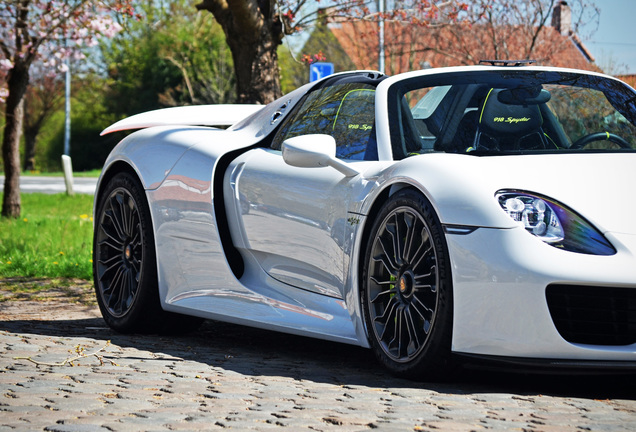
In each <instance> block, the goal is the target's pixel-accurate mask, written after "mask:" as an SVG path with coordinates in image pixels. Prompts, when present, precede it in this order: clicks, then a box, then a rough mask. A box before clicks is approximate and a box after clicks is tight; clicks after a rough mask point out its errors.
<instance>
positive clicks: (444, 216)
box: [360, 153, 516, 228]
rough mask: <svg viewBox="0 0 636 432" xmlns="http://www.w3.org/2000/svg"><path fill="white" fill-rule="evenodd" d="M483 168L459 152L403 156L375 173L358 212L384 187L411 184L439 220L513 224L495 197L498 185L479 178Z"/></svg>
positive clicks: (366, 210)
mask: <svg viewBox="0 0 636 432" xmlns="http://www.w3.org/2000/svg"><path fill="white" fill-rule="evenodd" d="M482 169H486V168H485V167H483V166H482V164H481V163H480V159H478V158H475V157H471V156H466V155H459V154H448V153H431V154H426V155H419V156H413V157H410V158H407V159H404V160H402V161H399V162H397V163H394V164H393V165H391V166H390V167H388V168H386V169H385V170H384V171H382V172H381V173H380V174H379V175H378V177H377V180H376V181H375V187H374V188H373V191H371V193H369V195H368V196H367V197H366V199H365V200H364V201H363V202H362V203H361V208H360V213H361V214H364V215H368V214H369V212H370V211H371V208H372V206H373V205H374V203H375V202H376V200H377V199H378V198H379V197H381V196H382V195H383V194H385V192H386V191H387V189H388V190H389V191H390V192H389V196H390V195H391V194H393V193H395V192H397V191H398V190H400V189H402V188H403V187H414V188H416V189H418V190H419V191H420V192H422V193H423V194H424V196H425V197H426V198H427V199H428V200H429V201H430V203H431V204H432V205H433V208H434V209H435V212H436V213H437V215H438V217H439V219H440V222H441V223H442V224H445V225H466V226H475V227H489V228H514V227H515V226H516V225H515V223H514V221H512V219H510V217H509V216H508V215H506V214H505V213H504V212H503V211H501V208H500V207H499V204H498V203H497V201H496V200H495V198H494V196H495V193H496V192H497V190H498V187H500V186H501V185H497V184H495V183H493V182H489V181H487V180H485V179H482V178H481V176H480V172H481V171H482Z"/></svg>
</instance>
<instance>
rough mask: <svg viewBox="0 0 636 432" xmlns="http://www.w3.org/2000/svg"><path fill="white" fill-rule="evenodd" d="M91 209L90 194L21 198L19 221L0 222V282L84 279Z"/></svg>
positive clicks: (89, 257)
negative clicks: (18, 279)
mask: <svg viewBox="0 0 636 432" xmlns="http://www.w3.org/2000/svg"><path fill="white" fill-rule="evenodd" d="M1 197H2V194H1V193H0V198H1ZM92 211H93V197H92V196H91V195H82V194H78V195H74V196H67V195H65V194H55V195H48V194H35V193H33V194H31V193H30V194H22V214H21V216H20V218H18V219H9V218H0V278H12V277H25V278H33V277H37V278H79V279H85V280H90V279H91V278H92V261H91V260H92V244H93V218H92Z"/></svg>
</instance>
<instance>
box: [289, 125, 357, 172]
mask: <svg viewBox="0 0 636 432" xmlns="http://www.w3.org/2000/svg"><path fill="white" fill-rule="evenodd" d="M283 160H284V161H285V163H287V164H288V165H291V166H295V167H301V168H320V167H327V166H330V167H332V168H335V169H336V170H338V171H339V172H341V173H342V174H344V175H345V176H346V177H354V176H356V175H358V174H360V172H359V171H358V170H356V169H355V168H353V167H351V166H350V165H348V164H347V163H345V162H343V161H341V160H340V159H337V158H336V140H334V139H333V137H332V136H330V135H323V134H311V135H301V136H297V137H293V138H288V139H286V140H285V141H283Z"/></svg>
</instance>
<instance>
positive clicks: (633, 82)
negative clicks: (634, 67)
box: [616, 74, 636, 88]
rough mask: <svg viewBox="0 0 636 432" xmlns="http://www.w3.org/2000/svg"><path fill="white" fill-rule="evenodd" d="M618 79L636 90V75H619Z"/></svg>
mask: <svg viewBox="0 0 636 432" xmlns="http://www.w3.org/2000/svg"><path fill="white" fill-rule="evenodd" d="M616 78H618V79H619V80H621V81H623V82H626V83H627V84H629V85H630V86H632V87H634V88H636V74H630V75H617V76H616Z"/></svg>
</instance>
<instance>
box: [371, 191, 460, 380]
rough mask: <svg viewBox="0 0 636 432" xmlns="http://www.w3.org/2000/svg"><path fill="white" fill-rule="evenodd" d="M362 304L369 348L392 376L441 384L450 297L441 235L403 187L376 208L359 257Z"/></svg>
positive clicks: (419, 199)
mask: <svg viewBox="0 0 636 432" xmlns="http://www.w3.org/2000/svg"><path fill="white" fill-rule="evenodd" d="M363 264H364V268H363V275H362V284H363V286H362V289H361V302H362V311H363V314H364V320H365V324H366V327H367V333H368V335H369V339H370V343H371V348H372V350H373V352H374V354H375V356H376V357H377V359H378V360H379V362H380V363H381V364H382V365H383V366H385V367H386V368H387V369H388V370H389V371H390V372H391V373H393V374H394V375H396V376H399V377H402V378H408V379H415V380H443V379H445V378H446V377H447V376H448V374H449V372H450V370H451V369H452V368H453V365H452V362H451V353H450V349H451V336H452V322H453V293H452V280H451V273H450V259H449V256H448V247H447V245H446V240H445V237H444V231H443V228H442V225H441V224H440V222H439V220H438V218H437V215H436V214H435V212H434V210H433V208H432V206H431V204H430V203H429V202H428V201H427V200H426V199H425V198H424V196H422V195H421V194H420V193H419V192H417V191H415V190H413V189H403V190H401V191H399V192H397V193H396V194H394V195H393V196H391V198H390V199H389V200H388V201H387V202H386V203H385V204H384V205H383V206H382V207H381V209H380V211H379V213H378V216H377V218H376V220H375V222H374V224H373V226H372V228H371V231H370V236H369V240H368V244H367V248H366V253H365V258H364V262H363Z"/></svg>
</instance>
